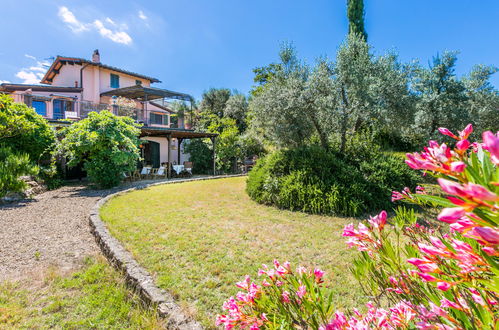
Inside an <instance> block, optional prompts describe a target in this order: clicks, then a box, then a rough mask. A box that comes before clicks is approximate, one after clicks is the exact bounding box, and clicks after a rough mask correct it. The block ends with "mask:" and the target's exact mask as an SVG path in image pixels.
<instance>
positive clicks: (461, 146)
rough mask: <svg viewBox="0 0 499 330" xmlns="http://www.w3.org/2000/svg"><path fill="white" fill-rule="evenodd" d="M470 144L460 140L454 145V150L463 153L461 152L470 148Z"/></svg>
mask: <svg viewBox="0 0 499 330" xmlns="http://www.w3.org/2000/svg"><path fill="white" fill-rule="evenodd" d="M470 145H471V143H470V141H468V140H461V141H459V142H457V143H456V149H457V150H459V151H461V152H463V151H466V150H468V148H469V147H470Z"/></svg>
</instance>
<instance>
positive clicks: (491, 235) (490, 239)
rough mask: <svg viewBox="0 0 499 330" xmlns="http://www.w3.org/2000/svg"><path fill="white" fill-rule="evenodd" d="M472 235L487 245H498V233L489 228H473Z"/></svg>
mask: <svg viewBox="0 0 499 330" xmlns="http://www.w3.org/2000/svg"><path fill="white" fill-rule="evenodd" d="M473 234H476V235H477V236H479V237H480V238H481V239H483V240H484V241H485V242H487V243H488V244H493V245H497V244H499V231H497V229H494V228H491V227H475V228H473Z"/></svg>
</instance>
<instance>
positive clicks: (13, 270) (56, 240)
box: [0, 181, 158, 281]
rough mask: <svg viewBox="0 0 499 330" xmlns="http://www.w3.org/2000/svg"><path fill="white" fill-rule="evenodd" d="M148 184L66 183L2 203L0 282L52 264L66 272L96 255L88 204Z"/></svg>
mask: <svg viewBox="0 0 499 330" xmlns="http://www.w3.org/2000/svg"><path fill="white" fill-rule="evenodd" d="M156 182H158V181H156ZM146 183H148V181H141V182H137V183H135V184H128V185H123V186H121V187H120V188H118V189H113V190H92V189H89V188H88V187H86V186H85V185H81V184H79V185H70V186H64V187H62V188H59V189H57V190H53V191H47V192H45V193H42V194H40V195H38V196H36V197H35V198H34V199H31V200H25V201H22V202H18V203H14V204H9V205H3V206H0V281H3V280H15V279H23V278H26V277H33V276H36V275H37V274H40V273H41V272H43V271H44V270H47V269H50V267H56V268H57V269H58V270H59V271H69V270H71V269H74V268H76V267H78V266H79V265H81V261H82V259H83V258H84V257H85V256H88V255H92V254H97V253H99V250H98V247H97V245H96V243H95V241H94V237H93V236H92V235H91V234H90V227H89V225H88V215H89V212H90V210H91V208H92V207H93V206H94V204H95V203H96V202H97V201H98V200H99V199H100V198H101V197H103V196H106V195H107V194H110V193H113V192H116V191H118V190H121V189H127V188H130V187H132V186H134V185H142V184H146Z"/></svg>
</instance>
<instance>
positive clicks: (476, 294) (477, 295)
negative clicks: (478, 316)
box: [468, 288, 486, 306]
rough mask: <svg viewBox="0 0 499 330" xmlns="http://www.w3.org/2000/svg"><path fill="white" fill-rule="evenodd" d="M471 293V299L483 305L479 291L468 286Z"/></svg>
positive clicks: (483, 301)
mask: <svg viewBox="0 0 499 330" xmlns="http://www.w3.org/2000/svg"><path fill="white" fill-rule="evenodd" d="M468 290H469V291H470V293H471V298H473V300H474V301H475V302H476V303H477V304H479V305H482V306H485V305H486V304H485V300H483V298H482V296H481V295H480V293H479V292H478V291H477V290H476V289H473V288H469V289H468Z"/></svg>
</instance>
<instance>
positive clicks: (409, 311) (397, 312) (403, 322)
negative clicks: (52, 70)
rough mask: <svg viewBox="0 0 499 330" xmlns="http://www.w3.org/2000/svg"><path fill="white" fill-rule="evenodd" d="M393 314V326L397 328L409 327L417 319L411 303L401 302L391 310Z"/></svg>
mask: <svg viewBox="0 0 499 330" xmlns="http://www.w3.org/2000/svg"><path fill="white" fill-rule="evenodd" d="M390 311H391V312H392V313H391V315H390V318H389V321H390V323H391V324H393V325H395V326H396V327H402V326H408V325H409V323H410V322H411V321H412V320H414V318H415V317H416V312H415V311H414V309H413V307H412V305H411V304H410V303H409V302H406V301H401V302H399V303H398V304H397V305H395V307H393V308H390Z"/></svg>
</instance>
